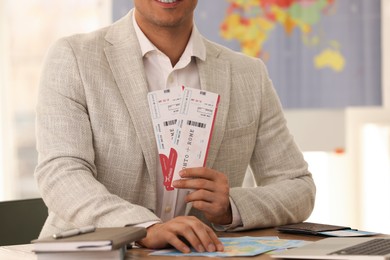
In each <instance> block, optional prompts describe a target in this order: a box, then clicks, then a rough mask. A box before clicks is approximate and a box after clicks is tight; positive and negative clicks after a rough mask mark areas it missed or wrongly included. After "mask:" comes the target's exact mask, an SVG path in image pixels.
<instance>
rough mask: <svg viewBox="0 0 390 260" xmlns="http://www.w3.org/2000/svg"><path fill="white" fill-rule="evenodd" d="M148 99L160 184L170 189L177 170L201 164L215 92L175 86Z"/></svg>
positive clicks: (210, 127)
mask: <svg viewBox="0 0 390 260" xmlns="http://www.w3.org/2000/svg"><path fill="white" fill-rule="evenodd" d="M148 101H149V108H150V112H151V115H152V121H153V127H154V132H155V137H156V142H157V147H158V152H159V158H160V163H161V168H162V171H163V174H164V186H165V189H166V190H168V191H170V190H173V189H174V188H173V187H172V185H171V183H172V181H173V180H177V179H180V176H179V171H180V170H182V169H185V168H187V167H202V166H204V165H205V163H206V159H207V152H208V147H209V144H210V140H211V134H212V130H213V126H214V120H215V116H216V112H217V108H218V104H219V95H218V94H215V93H212V92H208V91H204V90H199V89H192V88H184V87H177V88H170V89H167V90H158V91H153V92H150V93H149V94H148Z"/></svg>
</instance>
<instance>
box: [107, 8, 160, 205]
mask: <svg viewBox="0 0 390 260" xmlns="http://www.w3.org/2000/svg"><path fill="white" fill-rule="evenodd" d="M131 17H132V16H131V12H130V13H129V14H128V15H127V16H126V17H124V18H122V19H121V20H119V21H118V22H116V23H115V24H114V25H113V26H112V27H111V28H110V30H109V31H108V33H107V35H106V40H107V41H108V42H110V43H111V44H112V45H111V46H108V47H106V48H105V54H106V57H107V60H108V62H109V64H110V67H111V70H112V73H113V75H114V78H115V81H116V83H117V85H118V88H119V90H120V92H121V94H122V97H123V99H124V102H125V104H126V106H127V109H128V111H129V114H130V117H131V119H132V121H133V123H134V128H135V130H136V133H137V136H138V140H139V142H140V145H141V148H142V151H143V153H144V157H145V161H146V166H147V168H148V172H149V175H150V180H151V183H152V184H153V185H152V187H153V188H152V189H153V192H154V193H155V192H156V190H155V185H154V184H155V183H156V171H157V169H156V161H157V146H156V143H155V138H154V132H153V124H152V121H151V117H150V113H149V106H148V100H147V94H148V86H147V80H146V76H145V72H144V69H143V61H142V53H141V50H140V47H139V43H138V40H137V37H136V34H135V31H134V27H133V22H132V18H131ZM151 197H152V198H154V196H151Z"/></svg>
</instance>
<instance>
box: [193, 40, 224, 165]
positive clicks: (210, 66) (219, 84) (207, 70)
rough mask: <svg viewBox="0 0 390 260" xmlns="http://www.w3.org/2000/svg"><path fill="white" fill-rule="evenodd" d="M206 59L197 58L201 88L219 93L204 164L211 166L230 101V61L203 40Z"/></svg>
mask: <svg viewBox="0 0 390 260" xmlns="http://www.w3.org/2000/svg"><path fill="white" fill-rule="evenodd" d="M205 45H206V51H207V57H206V61H201V60H197V64H198V70H199V75H200V82H201V88H202V89H204V90H207V91H211V92H214V93H217V94H219V95H220V102H219V106H218V110H217V116H216V121H215V123H214V129H213V134H212V138H211V143H210V148H209V153H208V157H207V161H206V166H207V167H209V168H212V166H213V164H214V161H215V158H216V157H217V154H218V150H219V147H220V145H221V142H222V139H223V135H224V132H225V126H226V120H227V115H228V112H229V103H230V87H231V86H230V82H231V80H230V62H229V61H227V60H224V59H221V58H219V53H220V50H218V49H216V48H215V47H214V46H213V45H211V44H209V43H208V42H207V41H205Z"/></svg>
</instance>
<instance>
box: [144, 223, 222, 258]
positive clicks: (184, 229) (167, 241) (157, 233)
mask: <svg viewBox="0 0 390 260" xmlns="http://www.w3.org/2000/svg"><path fill="white" fill-rule="evenodd" d="M183 240H186V241H187V242H188V243H189V244H190V245H191V246H192V247H193V248H195V250H197V251H198V252H205V251H207V252H215V251H223V250H224V248H223V244H222V243H221V241H219V239H218V237H217V235H216V234H215V233H214V231H213V230H212V229H211V228H210V227H209V226H207V225H206V224H204V223H203V222H202V221H200V220H199V219H197V218H196V217H192V216H181V217H176V218H174V219H172V220H170V221H168V222H165V223H159V224H155V225H153V226H151V227H149V228H148V229H147V235H146V237H145V238H144V239H142V240H141V241H139V243H140V244H141V245H142V246H145V247H147V248H152V249H160V248H166V247H167V246H168V245H171V246H173V247H175V248H176V249H177V250H179V251H181V252H183V253H189V252H190V248H189V247H188V245H186V243H185V241H183Z"/></svg>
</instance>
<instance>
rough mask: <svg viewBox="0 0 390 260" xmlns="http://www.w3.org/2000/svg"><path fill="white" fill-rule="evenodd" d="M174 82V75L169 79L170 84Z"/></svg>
mask: <svg viewBox="0 0 390 260" xmlns="http://www.w3.org/2000/svg"><path fill="white" fill-rule="evenodd" d="M173 81H174V78H173V75H169V77H168V82H169V83H170V84H172V83H173Z"/></svg>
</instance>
